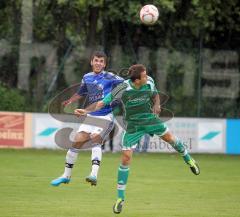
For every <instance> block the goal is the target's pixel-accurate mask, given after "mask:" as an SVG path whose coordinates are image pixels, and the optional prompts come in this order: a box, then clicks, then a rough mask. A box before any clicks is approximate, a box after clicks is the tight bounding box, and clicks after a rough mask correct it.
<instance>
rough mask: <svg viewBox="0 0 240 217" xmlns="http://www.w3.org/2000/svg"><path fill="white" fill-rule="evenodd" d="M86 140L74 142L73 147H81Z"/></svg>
mask: <svg viewBox="0 0 240 217" xmlns="http://www.w3.org/2000/svg"><path fill="white" fill-rule="evenodd" d="M83 144H84V142H74V143H73V145H72V147H73V148H77V149H80V148H81V147H82V146H83Z"/></svg>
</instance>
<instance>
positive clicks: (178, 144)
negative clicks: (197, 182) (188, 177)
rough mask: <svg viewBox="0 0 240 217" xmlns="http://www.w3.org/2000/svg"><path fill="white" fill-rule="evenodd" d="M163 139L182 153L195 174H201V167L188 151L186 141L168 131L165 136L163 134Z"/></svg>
mask: <svg viewBox="0 0 240 217" xmlns="http://www.w3.org/2000/svg"><path fill="white" fill-rule="evenodd" d="M161 139H163V140H164V141H165V142H167V143H169V144H170V145H171V146H172V147H173V148H174V149H175V150H176V151H177V152H178V153H180V154H181V155H182V157H183V160H184V161H185V163H186V164H187V165H189V167H190V169H191V171H192V173H193V174H195V175H199V174H200V167H199V165H198V164H197V163H196V161H195V160H194V159H193V158H192V157H191V155H190V154H189V153H188V151H187V149H186V147H185V146H184V143H183V142H182V141H181V140H179V139H176V138H175V137H174V135H173V134H172V133H170V132H167V133H166V134H164V135H163V136H161Z"/></svg>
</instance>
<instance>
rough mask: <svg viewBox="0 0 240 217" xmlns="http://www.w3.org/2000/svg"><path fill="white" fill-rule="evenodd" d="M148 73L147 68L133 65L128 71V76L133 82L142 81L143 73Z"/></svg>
mask: <svg viewBox="0 0 240 217" xmlns="http://www.w3.org/2000/svg"><path fill="white" fill-rule="evenodd" d="M144 71H146V67H145V66H144V65H142V64H136V65H132V66H131V67H130V68H129V69H128V75H129V78H130V79H131V81H132V82H134V81H135V80H136V79H141V73H142V72H144Z"/></svg>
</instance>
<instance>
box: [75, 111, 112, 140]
mask: <svg viewBox="0 0 240 217" xmlns="http://www.w3.org/2000/svg"><path fill="white" fill-rule="evenodd" d="M113 127H114V121H113V115H112V114H111V113H110V114H107V115H104V116H95V115H90V114H88V115H87V117H86V119H85V120H84V122H83V123H82V124H81V125H80V127H79V128H78V131H77V132H86V133H91V134H95V133H96V134H100V136H101V137H102V139H103V140H104V138H106V137H107V136H108V134H109V133H110V132H111V131H112V129H113Z"/></svg>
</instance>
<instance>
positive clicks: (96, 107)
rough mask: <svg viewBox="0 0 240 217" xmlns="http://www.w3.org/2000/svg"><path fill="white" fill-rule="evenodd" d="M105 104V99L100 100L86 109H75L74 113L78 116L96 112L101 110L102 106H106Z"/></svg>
mask: <svg viewBox="0 0 240 217" xmlns="http://www.w3.org/2000/svg"><path fill="white" fill-rule="evenodd" d="M104 105H105V104H104V102H103V101H98V102H96V103H93V104H91V105H89V106H88V107H87V108H86V109H75V110H74V114H75V115H77V116H81V115H87V114H88V113H90V112H95V111H98V110H100V109H101V108H102V107H104Z"/></svg>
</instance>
